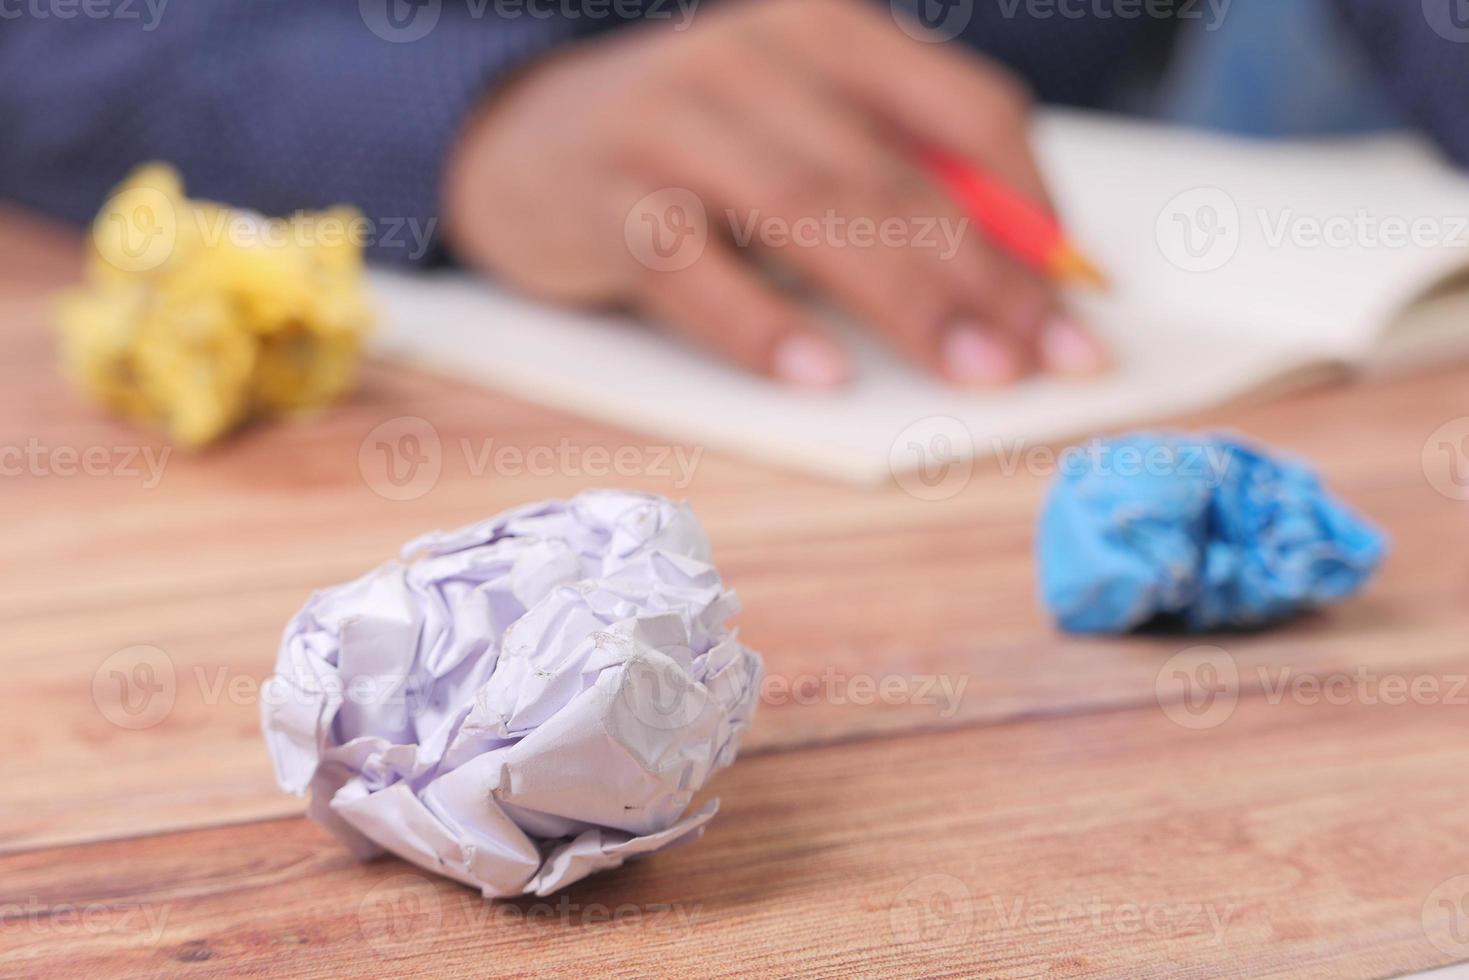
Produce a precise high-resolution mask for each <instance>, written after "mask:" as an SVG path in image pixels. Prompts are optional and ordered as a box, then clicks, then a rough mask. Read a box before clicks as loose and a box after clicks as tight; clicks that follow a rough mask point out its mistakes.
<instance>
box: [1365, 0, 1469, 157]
mask: <svg viewBox="0 0 1469 980" xmlns="http://www.w3.org/2000/svg"><path fill="white" fill-rule="evenodd" d="M1340 4H1341V9H1342V10H1343V13H1344V15H1345V18H1346V20H1347V22H1348V24H1350V25H1351V27H1352V28H1353V30H1354V31H1355V32H1356V34H1357V35H1358V37H1360V38H1361V41H1362V43H1363V45H1364V46H1365V48H1366V50H1367V53H1368V56H1369V57H1370V58H1371V60H1372V62H1373V63H1374V64H1375V66H1376V68H1377V70H1378V73H1379V75H1380V77H1381V79H1382V82H1383V85H1384V87H1385V88H1386V90H1387V92H1388V95H1389V96H1390V97H1391V98H1392V100H1393V102H1394V103H1396V104H1397V106H1398V108H1399V109H1401V110H1402V111H1403V113H1404V114H1405V115H1406V116H1407V117H1408V118H1409V119H1411V120H1412V121H1413V122H1415V123H1416V124H1417V125H1418V126H1420V127H1421V128H1422V129H1423V130H1424V131H1425V132H1427V133H1428V134H1429V135H1431V136H1432V137H1434V138H1435V139H1436V140H1437V141H1438V143H1439V145H1440V146H1442V147H1443V148H1444V150H1445V151H1446V152H1447V153H1448V154H1449V155H1450V156H1451V157H1453V158H1454V159H1455V160H1456V161H1458V162H1459V163H1460V164H1463V165H1469V3H1466V2H1465V0H1340Z"/></svg>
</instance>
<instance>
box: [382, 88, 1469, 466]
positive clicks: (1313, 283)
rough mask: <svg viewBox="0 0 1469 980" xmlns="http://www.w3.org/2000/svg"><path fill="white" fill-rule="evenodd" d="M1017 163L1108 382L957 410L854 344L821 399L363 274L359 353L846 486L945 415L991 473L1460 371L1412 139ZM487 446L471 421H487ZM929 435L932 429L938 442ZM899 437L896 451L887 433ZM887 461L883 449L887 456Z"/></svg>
mask: <svg viewBox="0 0 1469 980" xmlns="http://www.w3.org/2000/svg"><path fill="white" fill-rule="evenodd" d="M1037 146H1038V149H1039V153H1040V155H1041V159H1042V164H1043V167H1044V169H1045V170H1046V172H1047V175H1048V177H1049V178H1050V181H1051V184H1052V188H1053V192H1054V194H1055V196H1056V199H1057V202H1058V206H1059V208H1060V210H1061V213H1062V214H1063V215H1064V216H1065V219H1066V222H1067V225H1068V228H1069V230H1070V232H1071V234H1072V237H1073V238H1074V239H1075V240H1076V241H1077V242H1078V243H1080V245H1081V246H1082V247H1083V249H1084V250H1086V251H1087V252H1089V253H1090V254H1091V255H1092V256H1093V257H1094V258H1096V259H1097V260H1098V261H1099V262H1100V263H1101V264H1102V265H1103V266H1104V267H1105V269H1106V270H1107V272H1108V274H1109V275H1110V276H1111V277H1112V279H1113V290H1112V292H1111V293H1110V294H1108V295H1106V296H1087V295H1080V294H1078V295H1077V296H1075V297H1074V304H1075V305H1076V306H1077V307H1078V308H1079V309H1080V310H1081V311H1082V312H1083V313H1084V314H1085V315H1086V316H1088V317H1089V318H1090V319H1091V320H1092V321H1093V322H1094V323H1095V324H1096V325H1097V327H1098V328H1099V330H1100V332H1101V333H1103V334H1104V335H1105V336H1106V337H1107V339H1108V340H1109V342H1110V344H1111V345H1112V347H1113V350H1114V352H1115V354H1116V358H1117V362H1118V368H1117V370H1116V371H1115V372H1114V373H1112V374H1111V375H1109V376H1107V377H1105V378H1101V379H1097V380H1086V381H1074V380H1056V379H1046V378H1040V379H1036V380H1032V381H1027V382H1024V383H1022V384H1020V385H1018V386H1016V387H1014V388H1012V389H1008V390H1003V391H996V392H993V393H989V392H986V393H968V392H961V391H956V390H954V389H952V388H948V387H946V386H944V385H942V384H941V383H938V382H935V381H934V380H932V379H930V378H928V377H926V376H924V375H922V374H921V373H919V372H917V371H916V370H914V369H912V368H910V367H908V366H907V365H906V364H904V363H903V362H902V361H901V360H900V359H898V358H897V357H896V356H894V355H892V354H890V353H889V352H888V351H887V350H885V349H884V348H882V347H881V345H880V344H878V343H876V342H871V341H867V340H865V339H864V337H863V335H862V333H861V332H860V331H857V330H849V331H847V333H848V335H849V337H850V340H851V342H852V344H853V346H854V349H855V353H856V361H857V370H858V378H857V381H856V383H854V384H853V385H851V386H850V387H849V388H847V389H846V390H843V391H841V392H838V393H815V392H809V393H808V392H801V391H795V390H791V389H789V388H786V387H783V386H780V385H778V384H775V383H772V382H767V381H764V380H761V379H758V378H753V377H749V376H747V375H745V374H742V373H740V372H739V371H737V370H734V369H732V368H727V367H725V366H723V365H722V364H720V363H718V362H716V361H714V360H713V359H711V358H709V357H707V356H706V355H704V354H703V353H701V352H699V351H697V350H694V349H692V348H690V347H687V346H685V345H683V344H681V343H680V342H678V341H676V340H673V339H671V338H670V337H668V336H666V335H664V334H662V333H659V332H658V331H656V330H653V329H650V328H648V327H647V326H645V325H642V324H638V323H636V322H632V321H628V320H625V319H619V318H613V317H603V316H587V315H583V314H579V313H572V312H567V311H564V310H560V309H554V308H549V307H545V306H542V305H539V304H537V303H533V302H529V301H526V300H524V299H521V298H518V297H516V296H513V295H511V294H508V293H506V292H504V291H502V290H499V289H496V288H494V287H493V286H490V285H487V284H485V283H483V282H480V281H475V280H473V279H471V278H469V277H467V276H465V275H463V274H458V273H443V274H435V275H431V276H411V277H410V276H405V275H401V274H388V273H379V274H378V275H377V276H376V278H375V280H374V286H375V288H376V289H377V291H378V292H379V294H380V297H381V300H382V303H383V307H384V321H385V322H384V326H383V329H382V332H381V337H380V345H381V350H382V351H383V352H385V353H387V354H389V355H390V356H398V357H402V358H405V359H408V360H410V361H413V362H416V363H418V364H420V365H422V366H425V367H429V368H431V369H435V370H440V371H443V372H447V373H451V374H454V375H457V376H460V377H464V378H468V379H471V380H475V381H481V382H484V383H485V384H488V385H492V386H495V387H497V388H502V389H505V390H508V391H511V392H513V393H516V394H519V395H522V396H524V397H526V398H530V399H536V400H540V401H543V402H546V403H548V404H552V405H556V406H559V407H563V408H567V409H570V410H573V411H576V412H580V413H583V414H586V415H590V416H595V417H598V418H602V419H605V420H607V421H610V422H614V423H617V424H621V425H624V426H627V427H629V428H632V429H636V430H641V431H643V432H646V433H648V434H650V435H653V436H655V437H659V438H666V439H671V440H677V441H680V442H688V443H694V444H699V445H705V446H709V447H711V448H714V449H720V450H726V451H730V452H736V453H742V454H745V455H748V456H751V457H755V458H759V459H763V460H767V461H770V462H773V463H778V464H782V465H787V466H791V467H796V468H800V469H804V470H807V471H811V472H815V473H819V474H824V475H829V476H833V477H839V478H844V479H848V480H852V481H857V482H877V481H882V480H886V479H888V478H889V476H890V474H891V473H892V472H893V469H894V468H895V467H898V468H902V467H904V466H908V465H912V466H914V467H916V466H918V465H920V464H921V463H923V459H922V457H921V456H919V455H918V454H916V453H903V452H899V451H894V445H895V440H898V439H899V436H900V435H903V434H904V433H905V432H907V433H911V432H912V431H914V430H912V429H910V426H913V425H914V424H915V423H919V426H920V430H921V429H922V427H923V425H924V424H925V423H923V422H922V420H925V419H930V418H932V417H938V416H946V417H951V418H952V419H955V420H958V424H960V425H961V426H962V427H963V428H966V429H967V430H968V433H969V436H970V439H969V440H968V442H969V443H972V446H969V445H965V444H964V440H962V439H960V440H951V441H950V445H949V448H950V450H951V451H953V452H958V453H964V452H971V451H972V452H973V453H974V454H976V455H987V454H993V453H1006V452H1013V451H1014V450H1015V449H1016V448H1017V447H1023V445H1024V444H1026V443H1029V442H1036V441H1052V440H1057V439H1063V438H1070V437H1073V436H1082V435H1086V434H1089V433H1091V432H1094V431H1097V430H1099V429H1105V428H1110V427H1115V426H1120V425H1126V424H1132V423H1143V422H1147V421H1149V420H1151V419H1155V418H1159V417H1163V416H1167V415H1173V414H1178V413H1181V412H1186V411H1192V410H1195V409H1199V408H1203V407H1207V406H1209V405H1211V404H1215V403H1218V402H1221V401H1225V400H1228V399H1231V398H1234V397H1236V396H1238V395H1240V394H1242V393H1245V392H1248V391H1254V390H1262V389H1268V388H1271V387H1272V386H1277V387H1278V386H1281V385H1284V384H1288V383H1289V384H1299V383H1302V382H1303V381H1306V380H1309V379H1312V378H1319V377H1321V376H1323V375H1325V374H1327V373H1333V372H1340V371H1341V370H1344V369H1353V368H1355V369H1388V368H1398V369H1401V368H1403V367H1408V366H1412V365H1413V364H1415V363H1420V362H1422V361H1425V360H1429V359H1433V360H1440V359H1442V358H1445V357H1448V356H1453V355H1455V354H1459V353H1469V288H1466V289H1465V290H1464V291H1463V292H1462V293H1460V292H1458V291H1456V289H1455V288H1454V285H1455V280H1456V278H1459V277H1460V276H1461V275H1462V274H1465V273H1469V179H1466V178H1465V177H1464V176H1462V175H1458V174H1455V173H1454V172H1453V171H1451V170H1449V169H1448V168H1447V167H1446V166H1445V165H1444V164H1442V163H1441V162H1440V161H1439V159H1438V157H1437V156H1436V155H1435V154H1434V152H1433V151H1432V150H1431V149H1429V148H1428V147H1427V146H1426V145H1425V144H1423V143H1422V142H1420V141H1418V140H1416V139H1412V138H1408V137H1373V138H1366V139H1351V140H1345V141H1331V142H1312V143H1279V142H1273V143H1265V142H1249V141H1244V140H1240V139H1237V138H1233V137H1223V136H1218V135H1211V134H1201V133H1198V132H1191V131H1185V130H1179V129H1172V128H1165V127H1160V126H1154V125H1150V124H1144V123H1136V122H1126V121H1119V120H1117V119H1114V118H1111V117H1099V116H1092V115H1083V114H1074V113H1048V114H1047V115H1045V116H1044V117H1043V118H1042V119H1041V120H1040V122H1039V124H1038V129H1037ZM485 421H486V425H487V426H493V424H494V420H493V419H486V420H485ZM944 424H945V425H947V426H950V429H949V430H947V431H952V426H953V423H944ZM904 438H905V439H906V438H908V436H906V435H905V436H904ZM899 448H901V447H899Z"/></svg>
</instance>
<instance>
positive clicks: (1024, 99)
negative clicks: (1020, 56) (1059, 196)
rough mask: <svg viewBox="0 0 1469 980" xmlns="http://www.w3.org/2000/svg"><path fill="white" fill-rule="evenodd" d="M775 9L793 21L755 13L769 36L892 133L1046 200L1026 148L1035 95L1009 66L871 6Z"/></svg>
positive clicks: (816, 2)
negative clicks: (913, 31)
mask: <svg viewBox="0 0 1469 980" xmlns="http://www.w3.org/2000/svg"><path fill="white" fill-rule="evenodd" d="M772 9H773V13H772V14H770V15H768V16H769V17H771V18H773V19H779V18H782V17H784V18H786V19H787V20H786V21H785V22H782V23H780V24H778V25H776V24H774V23H772V22H771V21H765V22H760V21H757V22H756V29H757V30H760V31H762V32H765V34H764V36H763V38H762V40H763V41H764V42H766V43H769V44H771V45H773V46H779V47H783V48H786V49H788V50H790V51H791V52H792V54H793V56H794V57H795V58H797V59H798V60H799V61H800V62H802V63H804V64H807V65H809V66H810V67H811V68H812V70H814V71H816V72H819V73H820V74H821V75H822V76H823V77H825V78H827V79H829V80H830V81H831V83H832V84H833V85H835V86H837V87H838V88H839V89H841V90H842V91H844V92H847V93H849V94H850V95H851V96H852V97H853V98H855V99H856V100H858V101H859V102H860V103H862V104H863V105H866V106H868V107H870V108H871V109H872V110H873V111H875V112H877V113H878V114H879V115H880V116H881V117H882V118H883V119H884V120H885V121H886V123H887V124H888V125H889V126H891V127H892V128H893V129H894V130H895V131H897V132H899V133H903V134H905V135H907V136H909V137H911V138H914V139H918V140H922V141H926V142H931V143H935V144H937V145H939V146H943V147H946V148H948V149H951V150H953V151H955V152H958V153H960V154H961V155H963V156H966V157H968V158H969V159H971V160H973V161H975V162H977V163H981V164H983V165H984V166H986V167H988V168H989V169H991V170H992V171H993V172H994V173H995V174H996V175H997V176H999V177H1001V178H1002V179H1004V180H1006V181H1007V182H1008V183H1010V184H1011V185H1012V186H1013V187H1015V188H1016V189H1017V190H1019V191H1021V192H1022V193H1025V194H1026V195H1027V196H1029V197H1030V198H1032V199H1033V200H1034V201H1036V202H1037V203H1039V204H1042V205H1043V206H1046V207H1050V199H1049V196H1048V194H1047V193H1046V190H1045V181H1044V180H1043V179H1042V177H1041V173H1040V168H1039V167H1038V166H1037V165H1036V162H1035V158H1034V156H1033V154H1032V153H1031V150H1030V139H1029V135H1030V133H1029V130H1030V113H1029V102H1030V99H1029V96H1028V94H1027V93H1026V91H1025V89H1024V87H1023V86H1022V85H1021V83H1020V82H1019V81H1017V80H1016V79H1015V78H1014V77H1013V76H1012V75H1010V74H1009V73H1008V72H1006V71H1004V70H1003V69H1001V68H999V67H997V66H995V65H993V64H992V63H990V62H988V61H985V60H983V59H980V58H977V57H974V56H973V55H970V54H967V53H965V52H963V51H961V50H959V49H957V48H955V47H954V46H952V45H942V44H927V43H924V42H922V41H918V40H916V39H914V38H913V37H911V36H909V35H908V34H906V33H904V32H903V31H902V30H900V29H899V28H898V26H897V25H896V24H895V23H894V22H893V21H892V20H891V18H889V17H885V16H883V15H882V14H880V13H878V12H877V10H876V9H875V8H869V7H868V6H867V5H866V4H862V3H856V2H851V0H806V2H804V3H802V4H799V5H798V4H788V5H784V6H777V7H775V8H772ZM776 26H778V27H779V30H774V29H773V28H774V27H776Z"/></svg>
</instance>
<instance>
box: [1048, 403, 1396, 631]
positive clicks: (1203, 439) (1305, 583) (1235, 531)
mask: <svg viewBox="0 0 1469 980" xmlns="http://www.w3.org/2000/svg"><path fill="white" fill-rule="evenodd" d="M1386 548H1387V542H1386V539H1385V538H1384V537H1383V535H1382V533H1381V532H1380V531H1378V530H1377V529H1376V528H1374V527H1372V525H1370V524H1368V523H1367V522H1366V521H1364V520H1363V519H1362V518H1360V517H1358V516H1357V515H1356V514H1354V513H1353V512H1352V511H1350V510H1348V509H1347V508H1346V507H1345V506H1344V505H1343V504H1342V503H1341V502H1340V501H1338V500H1336V499H1334V498H1333V497H1332V496H1331V495H1330V494H1329V493H1327V492H1326V490H1325V489H1324V488H1323V487H1322V486H1321V483H1320V482H1319V481H1318V480H1317V479H1316V476H1315V474H1313V473H1312V472H1311V471H1310V470H1308V469H1306V468H1305V467H1304V466H1301V465H1300V464H1298V463H1295V462H1291V461H1289V460H1283V459H1275V458H1272V457H1270V456H1267V455H1266V454H1264V453H1262V452H1260V451H1259V450H1257V449H1255V448H1252V447H1250V446H1248V445H1245V444H1244V443H1241V442H1237V441H1235V440H1232V439H1228V438H1223V437H1219V436H1212V435H1197V436H1195V435H1189V434H1186V433H1166V432H1139V433H1132V434H1129V435H1126V436H1120V437H1117V438H1115V439H1095V440H1092V441H1090V442H1088V443H1084V444H1082V445H1080V446H1074V447H1072V448H1071V449H1068V450H1067V451H1066V452H1065V453H1063V454H1062V455H1061V457H1060V474H1059V475H1058V476H1057V478H1056V480H1055V481H1054V483H1053V484H1052V486H1051V490H1050V494H1049V497H1048V498H1047V500H1046V504H1045V509H1044V511H1043V512H1042V514H1041V519H1040V527H1039V534H1038V540H1037V560H1038V566H1039V574H1040V592H1041V598H1042V601H1043V602H1044V603H1045V605H1046V607H1047V608H1048V609H1049V610H1050V611H1051V613H1052V615H1054V616H1055V618H1056V620H1057V622H1058V623H1059V624H1060V625H1061V627H1062V628H1064V629H1066V630H1069V631H1071V632H1075V633H1122V632H1126V631H1128V630H1133V629H1136V628H1138V627H1140V626H1143V625H1145V624H1149V623H1155V622H1160V623H1164V624H1167V625H1170V626H1176V627H1181V628H1183V629H1185V630H1189V631H1195V632H1199V631H1206V630H1217V629H1231V628H1251V627H1258V626H1264V625H1267V624H1270V623H1274V622H1278V621H1279V620H1281V619H1284V618H1286V617H1288V616H1290V615H1292V614H1294V613H1297V612H1301V611H1303V610H1307V609H1312V608H1316V607H1320V606H1324V605H1327V604H1329V603H1332V602H1336V601H1338V600H1340V599H1343V598H1345V597H1346V596H1349V595H1351V594H1352V593H1353V592H1355V591H1357V589H1359V588H1361V586H1362V585H1363V584H1364V583H1365V582H1366V581H1367V579H1368V578H1369V577H1371V575H1372V573H1373V572H1374V571H1375V570H1376V569H1377V566H1378V564H1379V563H1380V562H1381V560H1382V557H1383V555H1384V553H1385V552H1386Z"/></svg>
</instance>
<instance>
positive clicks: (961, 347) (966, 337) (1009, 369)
mask: <svg viewBox="0 0 1469 980" xmlns="http://www.w3.org/2000/svg"><path fill="white" fill-rule="evenodd" d="M942 355H943V361H944V370H945V371H947V372H948V373H949V376H950V377H951V378H953V379H954V380H955V381H959V382H962V383H964V384H983V385H1002V384H1007V383H1008V382H1011V381H1014V380H1015V377H1016V375H1017V374H1019V364H1018V362H1017V361H1016V360H1015V353H1014V351H1012V350H1011V349H1010V346H1009V345H1008V344H1006V343H1005V342H1004V341H1003V340H1001V339H999V338H998V337H996V336H995V335H994V333H992V332H991V331H988V330H984V329H982V328H980V327H978V326H972V325H969V324H964V325H961V326H957V327H951V328H950V329H949V332H948V333H947V334H945V336H944V344H943V351H942Z"/></svg>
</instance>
